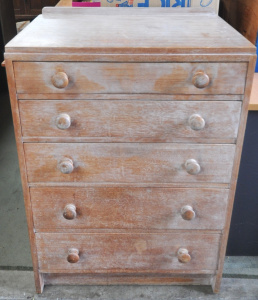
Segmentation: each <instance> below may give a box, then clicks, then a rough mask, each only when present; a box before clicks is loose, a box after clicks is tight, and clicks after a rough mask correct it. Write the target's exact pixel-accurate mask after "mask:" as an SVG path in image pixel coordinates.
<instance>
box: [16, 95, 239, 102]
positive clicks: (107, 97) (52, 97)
mask: <svg viewBox="0 0 258 300" xmlns="http://www.w3.org/2000/svg"><path fill="white" fill-rule="evenodd" d="M17 97H18V99H19V100H71V99H72V100H130V101H135V100H138V101H140V100H142V101H242V100H243V96H242V95H158V96H157V95H155V94H69V93H65V94H56V93H53V94H17Z"/></svg>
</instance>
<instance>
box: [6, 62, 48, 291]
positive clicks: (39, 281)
mask: <svg viewBox="0 0 258 300" xmlns="http://www.w3.org/2000/svg"><path fill="white" fill-rule="evenodd" d="M5 64H6V75H7V79H8V88H9V95H10V101H11V108H12V117H13V125H14V132H15V140H16V145H17V153H18V159H19V168H20V174H21V183H22V189H23V197H24V204H25V211H26V217H27V224H28V229H29V239H30V249H31V257H32V264H33V270H34V279H35V287H36V292H37V293H42V291H43V288H44V279H43V276H42V275H41V274H40V273H39V270H38V253H37V247H36V242H35V232H34V231H33V216H32V210H31V202H30V193H29V187H28V183H27V175H26V172H27V170H26V164H25V155H24V148H23V144H22V134H21V127H20V115H19V108H18V101H17V97H16V89H15V79H14V73H13V62H12V61H11V60H9V59H6V61H5Z"/></svg>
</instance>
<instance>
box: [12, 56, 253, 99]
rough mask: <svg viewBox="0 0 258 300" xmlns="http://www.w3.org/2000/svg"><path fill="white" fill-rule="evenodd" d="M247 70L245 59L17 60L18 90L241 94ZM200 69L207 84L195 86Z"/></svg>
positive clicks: (15, 67) (42, 91)
mask: <svg viewBox="0 0 258 300" xmlns="http://www.w3.org/2000/svg"><path fill="white" fill-rule="evenodd" d="M246 70H247V64H246V63H94V62H93V63H92V62H88V63H76V62H65V63H63V62H56V63H55V62H14V72H15V77H16V88H17V92H18V93H64V92H65V93H72V94H74V93H75V94H77V93H124V94H127V93H129V94H136V93H139V94H141V93H147V94H148V93H155V94H242V93H243V92H244V86H245V75H246ZM197 71H198V72H199V71H204V72H205V73H206V74H207V75H208V76H209V78H210V84H209V85H208V86H207V87H206V88H203V89H200V88H196V87H195V86H194V84H193V82H192V81H193V77H194V75H195V73H196V72H197ZM57 72H64V73H66V74H67V76H68V78H69V84H68V86H67V87H66V88H63V89H59V88H56V87H55V86H54V85H53V83H52V77H53V76H54V75H55V74H56V73H57Z"/></svg>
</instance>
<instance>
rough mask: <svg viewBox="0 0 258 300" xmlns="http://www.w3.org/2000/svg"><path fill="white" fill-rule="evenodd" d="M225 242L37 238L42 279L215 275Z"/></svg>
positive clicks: (133, 236)
mask: <svg viewBox="0 0 258 300" xmlns="http://www.w3.org/2000/svg"><path fill="white" fill-rule="evenodd" d="M219 241H220V235H219V234H215V233H210V234H201V233H197V232H192V233H189V232H185V233H183V232H179V231H177V232H173V233H171V232H170V233H164V232H162V233H90V234H78V233H77V234H57V233H40V234H36V243H37V249H38V256H39V268H40V272H42V273H51V272H52V273H60V272H64V273H67V272H74V273H76V272H77V273H94V272H102V273H103V272H123V273H125V272H165V273H166V272H171V271H173V272H174V271H177V270H178V271H180V270H189V271H194V270H200V271H201V270H213V271H214V270H215V269H216V268H217V257H218V248H219ZM179 250H180V251H179ZM69 261H70V262H69Z"/></svg>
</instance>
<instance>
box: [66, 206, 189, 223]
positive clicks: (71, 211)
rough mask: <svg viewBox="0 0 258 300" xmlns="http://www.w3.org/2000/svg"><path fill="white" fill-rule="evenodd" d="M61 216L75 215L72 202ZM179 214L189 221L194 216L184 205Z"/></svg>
mask: <svg viewBox="0 0 258 300" xmlns="http://www.w3.org/2000/svg"><path fill="white" fill-rule="evenodd" d="M63 216H64V218H65V219H67V220H73V219H75V218H76V217H77V213H76V206H75V205H73V204H67V205H66V206H65V208H64V211H63ZM181 216H182V218H183V219H184V220H187V221H191V220H193V219H194V218H195V211H194V210H193V208H192V206H190V205H185V206H183V207H182V208H181Z"/></svg>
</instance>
